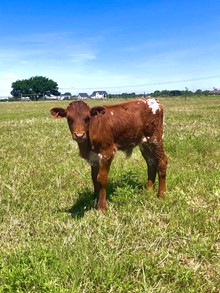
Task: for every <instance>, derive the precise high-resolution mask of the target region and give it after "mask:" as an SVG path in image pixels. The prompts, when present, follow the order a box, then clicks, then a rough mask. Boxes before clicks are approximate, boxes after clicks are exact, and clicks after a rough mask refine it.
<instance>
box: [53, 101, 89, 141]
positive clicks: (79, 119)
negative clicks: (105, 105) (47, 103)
mask: <svg viewBox="0 0 220 293" xmlns="http://www.w3.org/2000/svg"><path fill="white" fill-rule="evenodd" d="M50 113H51V115H53V116H54V117H55V118H64V117H66V119H67V122H68V125H69V128H70V132H71V134H72V138H73V139H74V140H75V141H76V142H78V143H82V142H84V141H85V140H86V139H88V130H89V121H90V108H89V106H88V105H87V104H86V103H84V102H83V101H75V102H72V103H70V104H69V106H68V107H67V108H66V109H63V108H52V109H51V110H50Z"/></svg>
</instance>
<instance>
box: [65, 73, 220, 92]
mask: <svg viewBox="0 0 220 293" xmlns="http://www.w3.org/2000/svg"><path fill="white" fill-rule="evenodd" d="M218 77H220V75H213V76H209V77H198V78H191V79H180V80H174V81H162V82H153V83H144V84H133V85H120V86H101V87H100V86H97V87H84V88H83V87H68V88H60V89H62V90H65V89H75V90H76V89H83V90H96V89H97V88H105V89H113V88H114V89H116V88H117V89H120V88H132V87H133V88H135V87H143V86H152V85H164V84H175V83H182V82H192V81H199V80H208V79H212V78H218Z"/></svg>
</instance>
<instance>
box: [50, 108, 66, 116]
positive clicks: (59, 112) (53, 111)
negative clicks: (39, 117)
mask: <svg viewBox="0 0 220 293" xmlns="http://www.w3.org/2000/svg"><path fill="white" fill-rule="evenodd" d="M50 114H51V115H53V116H54V117H55V118H63V117H66V110H65V109H63V108H52V109H51V110H50Z"/></svg>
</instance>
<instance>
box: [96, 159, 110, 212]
mask: <svg viewBox="0 0 220 293" xmlns="http://www.w3.org/2000/svg"><path fill="white" fill-rule="evenodd" d="M111 161H112V157H109V156H107V155H100V166H99V172H98V176H97V182H98V184H99V188H100V190H99V197H98V203H97V209H98V211H100V212H105V211H106V187H107V183H108V172H109V169H110V165H111Z"/></svg>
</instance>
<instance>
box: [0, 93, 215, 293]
mask: <svg viewBox="0 0 220 293" xmlns="http://www.w3.org/2000/svg"><path fill="white" fill-rule="evenodd" d="M67 103H68V102H67V101H65V102H57V101H53V102H27V103H16V102H15V103H0V138H1V139H0V292H53V293H54V292H76V293H79V292H89V293H92V292H96V293H97V292H114V293H115V292H132V293H133V292H175V293H178V292H196V293H198V292H219V288H220V281H219V280H220V274H219V272H220V267H219V264H220V255H219V251H220V238H219V215H220V209H219V199H220V98H219V97H204V98H203V97H198V98H187V99H186V101H185V100H184V99H178V98H172V99H171V98H166V99H165V98H164V99H161V103H162V104H163V105H164V108H165V113H166V128H165V149H166V152H167V155H168V158H169V165H168V174H167V185H168V186H167V187H168V191H167V193H166V197H165V198H164V199H163V200H158V199H157V197H156V194H151V193H148V192H147V190H146V188H145V186H146V180H147V176H146V165H145V162H144V160H143V159H142V157H141V155H140V153H139V150H138V149H136V150H135V151H134V153H133V155H132V157H131V158H130V159H129V160H125V159H124V158H125V155H124V154H123V153H120V152H118V153H117V155H116V157H115V160H114V161H113V163H112V167H111V171H110V182H109V186H108V211H107V213H106V214H105V215H102V214H100V213H98V212H97V211H96V210H95V209H94V205H95V202H94V200H93V196H92V195H93V194H92V182H91V178H90V167H89V165H88V164H87V163H86V162H85V161H83V160H82V159H81V158H80V157H79V155H78V150H77V146H76V143H74V142H73V141H72V140H71V136H70V133H69V129H68V127H67V123H66V121H65V120H56V119H54V118H53V117H52V116H50V114H49V109H50V108H51V107H53V106H58V105H62V106H66V105H67ZM98 103H100V102H97V101H94V102H93V104H91V102H90V105H95V104H98Z"/></svg>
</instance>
